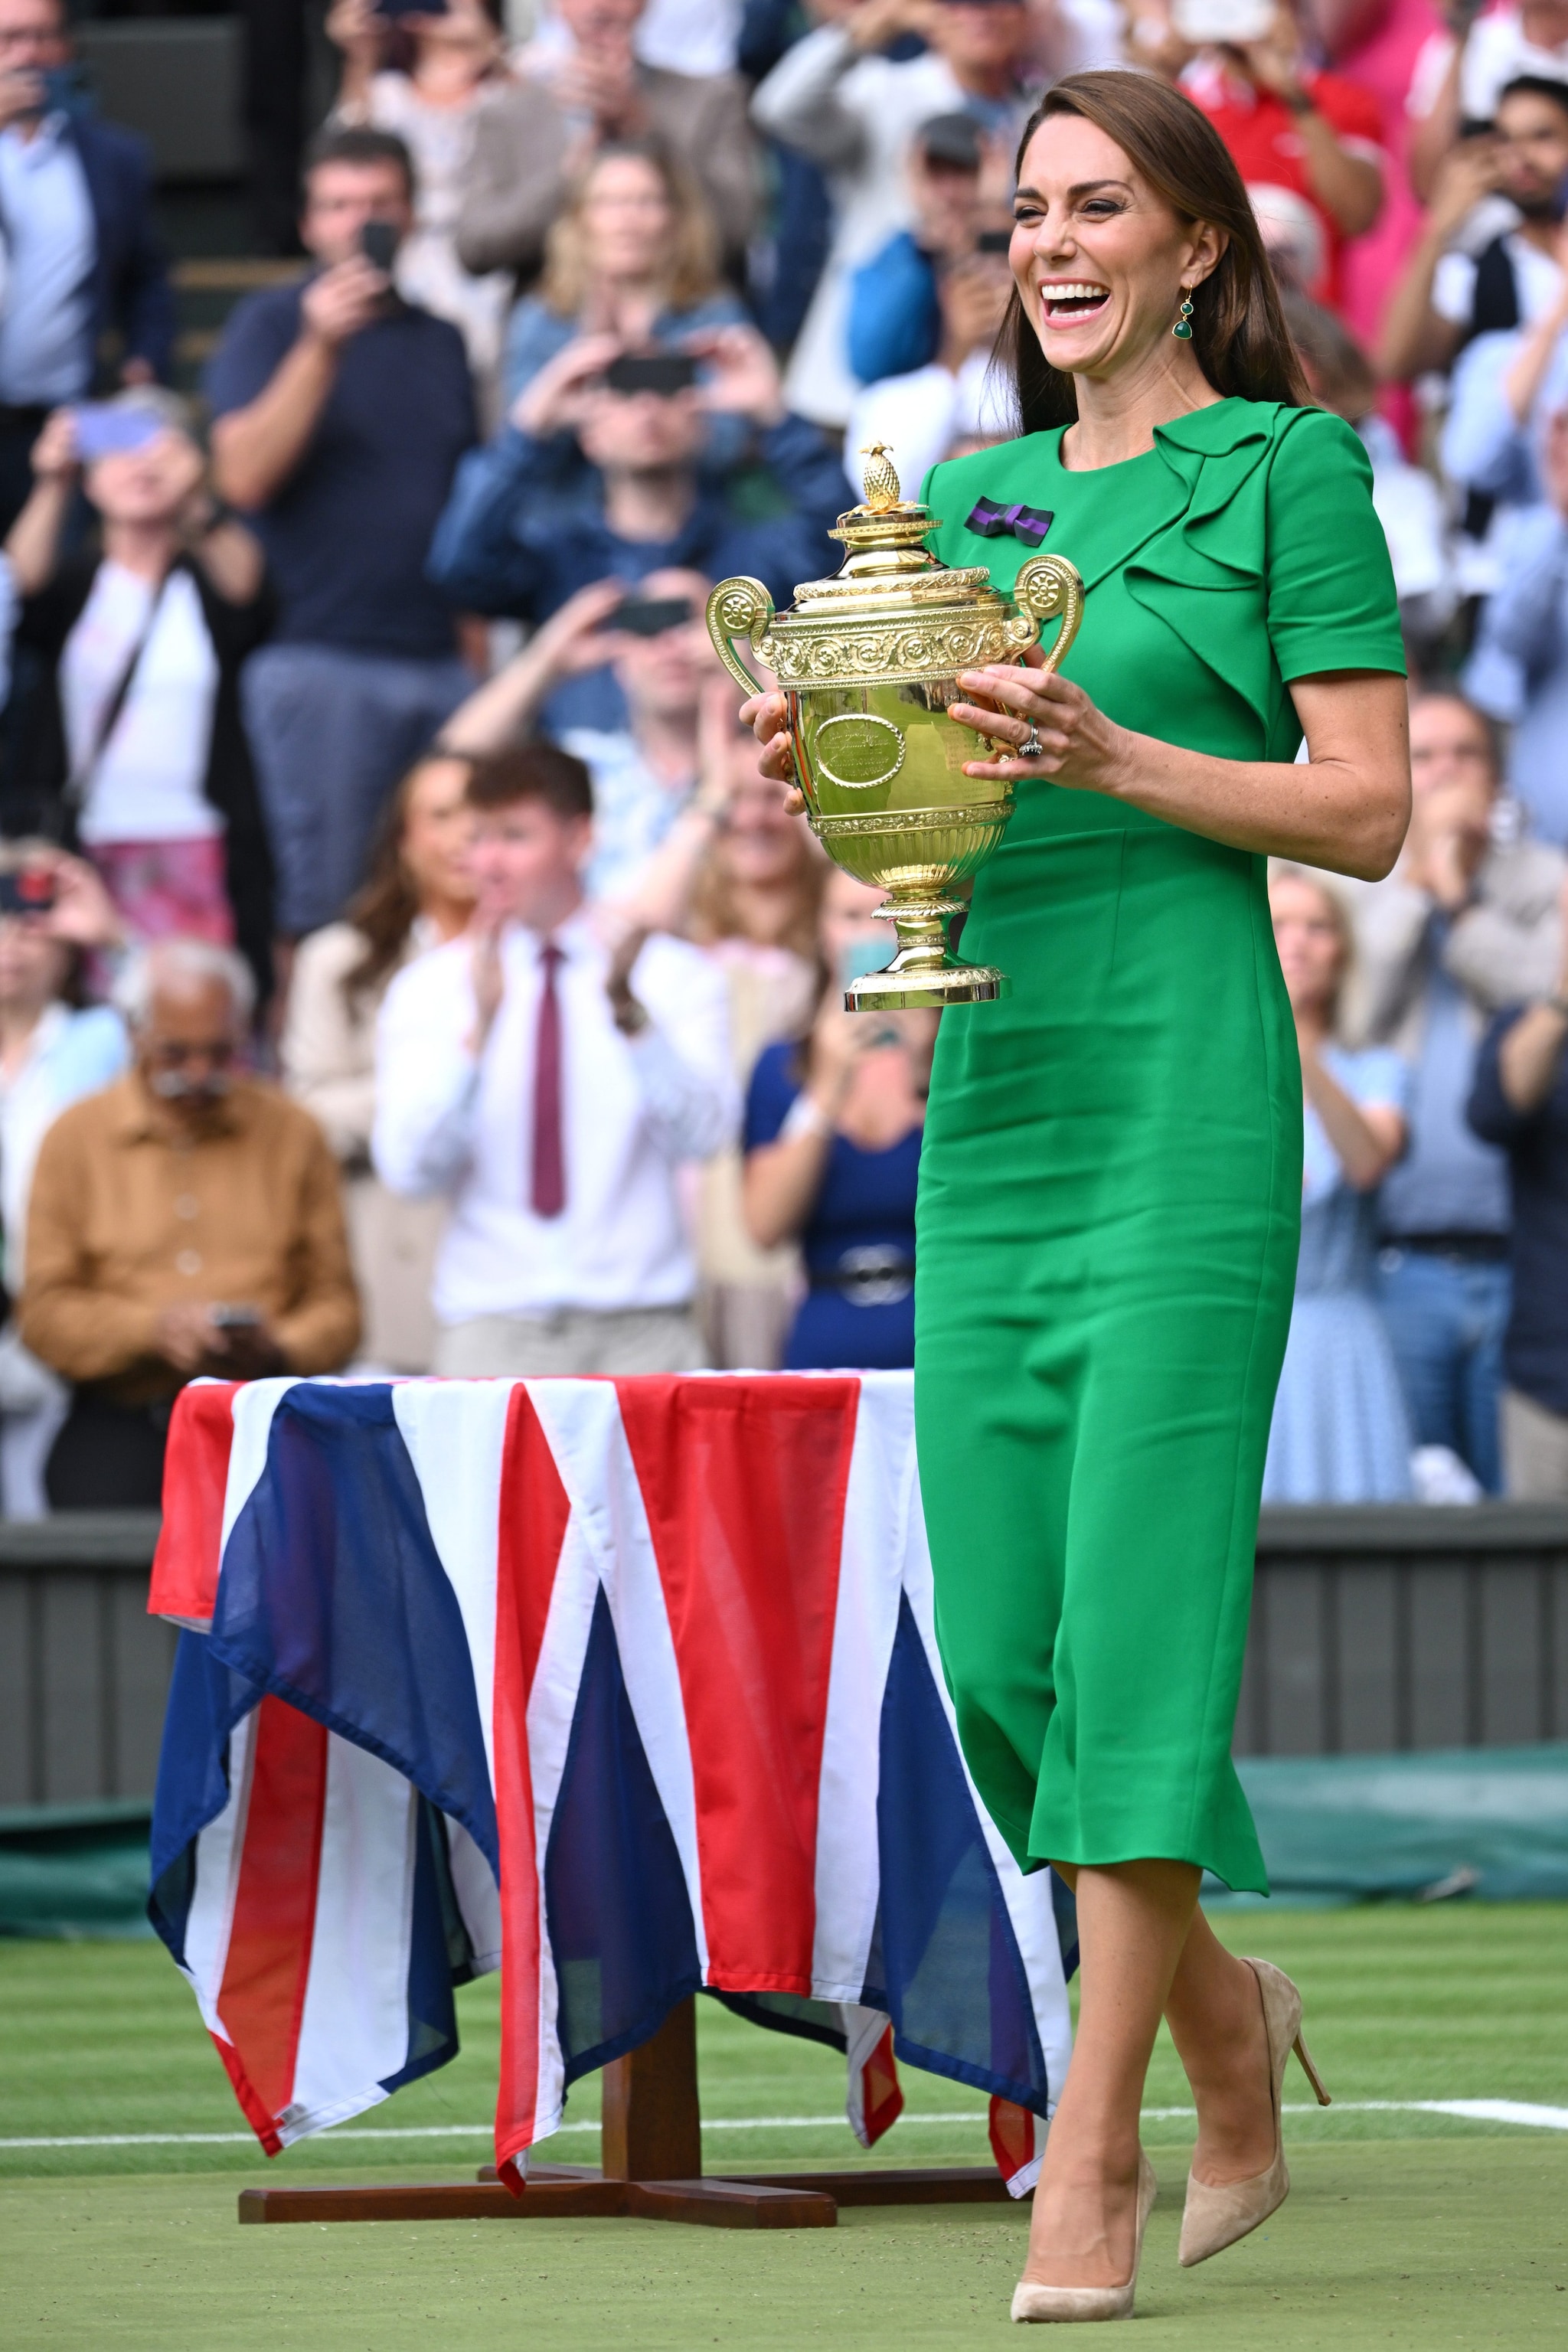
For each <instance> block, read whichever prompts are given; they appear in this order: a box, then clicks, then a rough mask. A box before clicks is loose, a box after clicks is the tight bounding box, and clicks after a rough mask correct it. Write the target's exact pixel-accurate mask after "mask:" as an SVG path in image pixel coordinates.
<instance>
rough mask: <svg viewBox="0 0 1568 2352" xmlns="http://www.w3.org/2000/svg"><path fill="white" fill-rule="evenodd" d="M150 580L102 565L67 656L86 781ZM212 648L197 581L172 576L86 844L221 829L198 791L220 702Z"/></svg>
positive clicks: (68, 690) (85, 825)
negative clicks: (214, 710)
mask: <svg viewBox="0 0 1568 2352" xmlns="http://www.w3.org/2000/svg"><path fill="white" fill-rule="evenodd" d="M152 610H153V583H152V582H151V581H150V580H145V579H142V577H141V575H140V574H139V573H137V572H127V571H126V570H125V568H124V566H123V565H122V564H119V563H107V562H106V563H100V565H99V568H98V572H97V576H96V577H95V579H94V581H93V583H92V587H91V590H90V591H89V595H88V600H87V603H86V604H84V605H83V606H82V609H81V614H80V615H79V619H78V621H77V624H76V626H75V627H74V628H73V629H72V631H71V633H70V635H69V636H68V638H67V639H66V647H65V652H64V654H63V656H61V660H60V707H61V709H62V711H63V713H64V716H65V729H66V749H67V751H68V756H69V760H70V772H71V774H72V776H73V777H76V778H81V776H82V770H83V768H84V767H85V765H86V764H87V762H88V761H89V759H90V757H91V752H92V747H93V745H94V744H95V743H96V742H97V741H98V740H99V739H100V735H101V733H102V729H103V719H104V715H105V713H106V711H107V709H108V707H109V703H110V698H111V697H112V695H113V693H114V690H115V688H117V687H118V686H119V684H120V681H121V678H122V677H124V675H125V670H126V666H127V664H128V663H129V661H130V659H131V656H132V653H133V652H134V651H135V648H136V646H137V644H138V642H139V640H140V638H141V636H142V631H143V630H144V629H145V628H146V626H147V621H148V615H149V614H151V612H152ZM217 684H218V666H217V655H216V653H215V651H214V650H213V642H212V639H211V637H210V636H209V635H207V625H206V621H205V617H204V615H203V613H202V601H201V598H200V596H199V595H198V593H196V583H195V581H194V580H193V579H192V578H191V575H190V573H189V572H171V573H170V574H169V576H168V579H167V580H166V581H165V582H164V583H163V595H162V597H161V598H160V599H159V603H158V613H157V618H156V619H155V620H154V621H153V631H152V635H150V636H149V637H148V639H147V642H146V644H145V645H144V646H142V657H141V659H140V661H139V662H138V663H137V665H136V675H135V677H134V678H133V679H132V685H131V691H130V693H129V694H128V695H127V696H126V698H125V700H124V702H123V703H122V704H121V709H120V716H119V717H118V719H116V720H115V722H114V725H113V727H112V728H111V729H110V734H109V740H108V741H107V742H106V743H105V744H104V745H103V748H102V750H101V751H100V754H99V757H98V760H97V762H96V764H95V765H94V766H93V768H92V773H91V777H90V780H89V781H88V792H87V799H86V802H85V803H84V805H83V808H82V813H81V820H80V824H79V833H80V835H81V838H82V840H83V841H86V842H100V841H193V840H199V839H202V838H204V837H206V836H210V835H213V834H216V833H221V832H222V831H223V829H224V826H223V818H222V817H221V816H220V814H218V812H217V810H216V809H215V808H214V807H213V805H212V803H211V802H210V801H209V800H208V799H207V798H206V795H205V792H204V791H203V785H204V783H205V778H206V772H207V761H208V758H209V755H210V753H211V750H212V732H213V708H214V705H215V704H216V700H217Z"/></svg>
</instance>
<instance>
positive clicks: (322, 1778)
mask: <svg viewBox="0 0 1568 2352" xmlns="http://www.w3.org/2000/svg"><path fill="white" fill-rule="evenodd" d="M150 1605H151V1607H152V1608H153V1611H154V1612H158V1613H160V1614H163V1615H165V1616H169V1617H173V1618H174V1619H176V1620H178V1621H179V1622H181V1623H182V1624H183V1625H184V1627H185V1628H186V1629H187V1630H186V1631H185V1633H184V1635H183V1637H182V1640H181V1643H180V1648H179V1653H178V1657H177V1660H176V1664H175V1671H174V1685H173V1689H172V1693H171V1697H170V1704H169V1714H168V1720H167V1724H166V1727H165V1731H164V1740H163V1760H162V1765H161V1769H160V1774H159V1781H158V1793H157V1801H156V1808H155V1813H154V1821H153V1895H152V1900H151V1904H150V1912H151V1916H152V1918H153V1924H154V1926H155V1927H156V1928H157V1930H158V1932H159V1934H160V1935H161V1936H162V1937H163V1940H164V1942H165V1943H166V1944H167V1945H168V1947H169V1949H170V1951H171V1952H172V1953H173V1955H174V1958H175V1960H176V1961H177V1962H178V1963H179V1965H180V1967H181V1968H182V1969H183V1970H184V1973H185V1975H186V1977H187V1978H188V1979H189V1980H190V1983H191V1985H192V1987H193V1989H194V1990H195V1996H196V1999H197V2001H198V2002H199V2004H200V2007H201V2011H202V2015H203V2018H204V2019H205V2022H206V2025H207V2027H208V2029H209V2031H210V2032H211V2033H212V2036H213V2039H214V2041H215V2042H216V2045H217V2048H218V2051H219V2053H220V2054H221V2056H222V2058H223V2061H224V2063H225V2065H226V2067H227V2069H228V2073H229V2075H230V2078H231V2080H232V2082H233V2084H234V2088H235V2091H236V2093H237V2096H238V2099H239V2102H240V2105H241V2106H242V2107H243V2109H244V2111H245V2113H246V2115H247V2117H248V2119H249V2121H250V2123H251V2125H252V2126H253V2127H254V2129H255V2131H256V2133H257V2136H258V2138H259V2139H260V2141H261V2144H262V2146H263V2147H265V2148H267V2149H268V2152H269V2153H276V2152H277V2151H278V2150H279V2148H281V2147H285V2146H287V2145H288V2144H289V2142H290V2141H293V2140H297V2139H300V2138H301V2137H305V2136H306V2135H307V2134H309V2133H311V2132H316V2131H320V2130H322V2129H324V2128H325V2127H326V2126H329V2125H331V2124H334V2123H339V2122H342V2121H343V2120H344V2119H346V2118H347V2117H348V2116H353V2115H357V2114H359V2113H361V2112H362V2111H363V2109H365V2108H366V2107H369V2106H371V2105H374V2104H375V2103H376V2102H377V2101H379V2100H382V2099H384V2098H385V2097H387V2096H388V2095H389V2094H390V2093H392V2092H393V2091H395V2090H396V2089H397V2088H398V2087H399V2085H400V2084H404V2083H406V2082H410V2081H412V2080H414V2079H415V2078H416V2076H418V2075H421V2074H427V2073H429V2072H430V2071H431V2070H432V2069H433V2068H435V2067H437V2066H440V2065H443V2064H445V2063H447V2060H448V2059H450V2058H451V2057H452V2056H453V2055H454V2054H455V2053H456V2051H457V2047H458V2028H457V2020H456V2013H455V2005H454V2001H453V1998H452V1993H453V1987H454V1986H455V1985H457V1984H460V1983H463V1982H464V1981H466V1980H467V1979H468V1978H470V1977H472V1976H475V1975H478V1974H479V1973H481V1972H483V1971H485V1970H488V1969H494V1968H496V1967H498V1966H499V1967H500V1968H501V1970H502V1977H501V2016H502V2031H501V2055H500V2095H499V2100H498V2105H497V2114H496V2158H497V2162H498V2164H499V2165H500V2168H501V2169H502V2173H503V2177H507V2178H510V2179H511V2180H512V2182H513V2185H518V2184H519V2183H520V2181H521V2176H522V2174H523V2173H524V2172H525V2170H526V2164H527V2152H528V2150H529V2149H530V2148H531V2147H534V2146H536V2145H537V2143H538V2142H539V2141H541V2140H542V2139H544V2138H545V2137H548V2135H549V2134H550V2133H552V2131H554V2130H555V2129H556V2127H557V2126H558V2125H559V2124H560V2122H561V2119H562V2110H563V2102H564V2099H565V2095H566V2092H567V2089H568V2087H569V2085H570V2084H572V2083H573V2082H574V2081H575V2080H577V2079H578V2078H579V2077H580V2076H582V2075H584V2074H587V2073H588V2072H589V2071H590V2070H591V2069H593V2068H595V2067H597V2066H601V2065H603V2064H605V2063H606V2061H608V2060H609V2059H612V2058H614V2057H616V2056H618V2055H620V2054H621V2053H624V2052H626V2051H628V2050H631V2049H635V2048H636V2047H637V2044H638V2043H640V2042H643V2041H645V2040H646V2039H647V2036H648V2035H649V2034H651V2033H652V2032H655V2031H656V2030H657V2028H658V2025H659V2023H660V2022H661V2021H662V2020H663V2018H664V2017H665V2016H666V2015H667V2014H668V2011H669V2010H670V2009H671V2008H672V2007H673V2006H674V2005H675V2004H676V2003H677V2002H678V2001H679V2000H683V1999H684V1998H685V1997H686V1996H687V1995H688V1994H689V1993H690V1992H693V1991H695V1990H705V1991H707V1992H709V1993H711V1994H714V1995H716V1996H717V1997H718V1998H720V1999H721V2000H723V2001H725V2002H726V2003H728V2004H729V2005H730V2006H731V2007H732V2008H734V2009H737V2010H741V2011H743V2012H745V2013H746V2014H748V2015H750V2016H752V2017H753V2018H755V2019H756V2021H758V2022H759V2023H762V2024H766V2025H772V2026H774V2027H778V2028H781V2029H783V2030H784V2031H789V2032H801V2033H805V2034H809V2035H811V2036H813V2037H814V2038H816V2039H819V2040H820V2039H826V2040H829V2041H831V2042H835V2043H836V2044H837V2046H838V2047H839V2048H840V2049H842V2050H843V2051H844V2052H845V2053H846V2054H847V2060H848V2065H849V2096H848V2102H847V2105H848V2114H849V2119H850V2121H851V2123H852V2124H853V2125H854V2126H855V2128H856V2130H857V2132H858V2135H859V2137H860V2138H861V2140H862V2142H863V2143H864V2144H866V2145H869V2144H870V2143H871V2142H872V2141H873V2140H875V2139H876V2138H877V2137H879V2135H880V2133H881V2132H883V2131H885V2130H886V2129H887V2128H888V2126H889V2125H890V2124H891V2123H892V2122H893V2120H894V2119H895V2117H896V2116H897V2115H898V2112H899V2109H900V2105H901V2104H902V2102H901V2095H900V2090H899V2084H898V2074H897V2068H896V2064H895V2063H894V2062H895V2053H896V2056H897V2057H898V2058H901V2059H903V2060H906V2061H908V2062H910V2063H913V2064H915V2065H917V2066H922V2067H926V2068H929V2069H931V2071H932V2072H934V2073H936V2074H942V2075H946V2076H948V2077H950V2078H952V2080H955V2081H957V2082H961V2083H964V2084H970V2085H972V2086H973V2088H975V2089H976V2090H979V2091H982V2092H985V2093H988V2094H990V2095H991V2099H992V2143H993V2147H994V2149H995V2152H996V2156H997V2161H998V2163H999V2165H1000V2166H1001V2168H1002V2170H1003V2172H1004V2174H1005V2176H1006V2177H1007V2179H1008V2182H1009V2186H1010V2187H1011V2188H1012V2189H1013V2190H1014V2192H1015V2194H1019V2195H1021V2194H1023V2193H1024V2191H1025V2190H1026V2189H1028V2188H1030V2187H1031V2186H1032V2185H1033V2182H1034V2179H1035V2178H1036V2175H1037V2170H1038V2164H1039V2153H1040V2144H1041V2141H1042V2140H1043V2129H1042V2128H1040V2127H1039V2125H1040V2119H1044V2118H1046V2117H1048V2116H1049V2115H1050V2113H1051V2110H1052V2107H1053V2106H1054V2104H1055V2099H1056V2095H1057V2092H1058V2087H1059V2084H1060V2083H1061V2080H1062V2076H1063V2074H1064V2073H1065V2071H1066V2066H1067V2059H1068V2048H1069V2025H1068V2003H1067V1992H1066V1978H1067V1975H1068V1973H1069V1972H1070V1969H1071V1967H1072V1965H1073V1964H1074V1960H1075V1957H1076V1955H1075V1953H1074V1951H1073V1949H1072V1943H1073V1937H1072V1928H1071V1915H1070V1906H1069V1905H1068V1902H1067V1899H1066V1897H1065V1893H1064V1890H1063V1889H1061V1888H1060V1887H1059V1885H1057V1883H1056V1882H1055V1881H1054V1879H1053V1878H1052V1876H1051V1874H1049V1873H1048V1872H1046V1871H1040V1872H1038V1873H1037V1874H1031V1875H1029V1876H1025V1875H1024V1874H1021V1873H1020V1871H1019V1870H1018V1868H1017V1866H1016V1864H1015V1863H1014V1862H1013V1861H1012V1859H1011V1857H1010V1856H1009V1854H1008V1853H1007V1851H1006V1849H1005V1846H1004V1845H1003V1843H1002V1841H1001V1838H1000V1837H999V1835H998V1834H997V1832H996V1831H995V1829H994V1826H993V1824H992V1823H991V1822H990V1820H989V1819H988V1817H987V1815H986V1813H985V1811H984V1808H983V1806H982V1805H981V1804H980V1801H979V1800H978V1798H977V1796H976V1794H975V1791H974V1788H973V1783H972V1781H971V1780H970V1779H969V1776H968V1773H967V1771H966V1769H965V1768H964V1764H963V1756H962V1754H961V1751H960V1748H959V1746H958V1741H957V1738H956V1734H955V1730H954V1725H953V1717H952V1706H951V1704H950V1701H949V1699H948V1696H947V1692H946V1687H945V1685H944V1683H943V1679H942V1669H941V1665H940V1664H939V1661H938V1657H937V1652H936V1646H935V1640H934V1634H933V1629H932V1615H931V1568H930V1560H929V1557H928V1554H927V1551H926V1546H925V1537H924V1528H923V1522H922V1518H921V1507H920V1493H919V1485H918V1480H917V1476H916V1468H915V1449H914V1433H913V1413H912V1400H911V1393H910V1379H909V1376H908V1375H907V1374H896V1373H890V1374H865V1375H861V1376H858V1377H841V1376H837V1375H828V1376H781V1377H775V1378H764V1377H752V1376H750V1375H735V1376H719V1377H695V1378H688V1379H641V1380H626V1381H609V1380H540V1381H398V1382H340V1381H287V1380H273V1381H255V1382H252V1383H250V1384H248V1385H246V1386H243V1387H236V1386H234V1385H231V1384H228V1383H223V1382H202V1383H197V1384H195V1386H193V1387H191V1388H189V1389H187V1390H186V1391H184V1394H183V1396H182V1397H181V1399H180V1402H179V1404H178V1406H177V1408H176V1411H175V1415H174V1424H173V1428H172V1432H171V1440H170V1453H169V1468H168V1474H167V1479H166V1486H165V1516H164V1528H163V1540H162V1544H161V1548H160V1551H159V1556H158V1560H157V1564H156V1567H155V1569H154V1571H153V1591H152V1597H151V1603H150Z"/></svg>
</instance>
